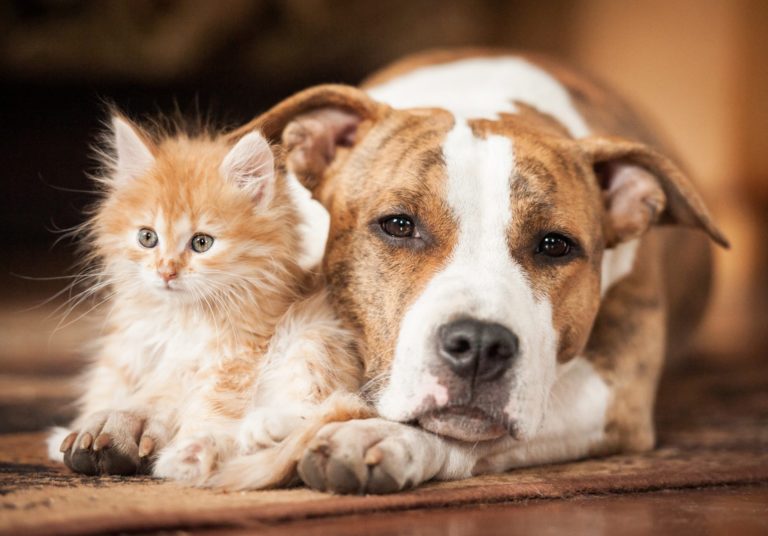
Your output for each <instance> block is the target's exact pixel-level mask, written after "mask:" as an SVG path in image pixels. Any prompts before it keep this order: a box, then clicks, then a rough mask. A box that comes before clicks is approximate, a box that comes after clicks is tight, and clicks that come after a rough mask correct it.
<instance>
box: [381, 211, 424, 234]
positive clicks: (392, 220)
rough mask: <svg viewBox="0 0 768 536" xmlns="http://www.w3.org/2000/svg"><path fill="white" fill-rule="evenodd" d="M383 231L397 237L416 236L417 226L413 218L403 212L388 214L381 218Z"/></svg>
mask: <svg viewBox="0 0 768 536" xmlns="http://www.w3.org/2000/svg"><path fill="white" fill-rule="evenodd" d="M379 225H380V226H381V229H382V231H384V232H385V233H387V234H388V235H389V236H393V237H395V238H414V236H415V234H416V226H415V225H414V224H413V220H412V219H411V218H409V217H408V216H405V215H403V214H398V215H397V216H387V217H385V218H382V219H381V220H379Z"/></svg>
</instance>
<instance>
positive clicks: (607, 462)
mask: <svg viewBox="0 0 768 536" xmlns="http://www.w3.org/2000/svg"><path fill="white" fill-rule="evenodd" d="M15 362H16V363H18V366H17V367H16V368H15V369H13V368H12V367H5V369H8V370H10V372H8V373H4V374H0V431H1V432H3V434H2V435H0V534H21V533H24V534H97V533H105V532H140V531H150V530H164V531H165V530H193V531H194V530H211V529H242V528H253V529H255V528H260V527H261V528H264V527H267V526H269V527H273V528H274V527H276V526H284V527H286V528H290V526H291V523H293V522H298V521H301V520H306V519H311V518H321V517H339V516H345V515H351V514H360V513H367V512H386V511H401V510H406V509H427V508H440V507H444V506H459V505H472V504H489V503H504V502H517V501H530V500H547V499H549V500H556V499H563V498H568V497H573V496H577V495H584V494H624V493H636V492H643V491H652V490H661V489H685V488H698V487H708V486H719V485H723V484H731V485H740V484H752V483H768V367H766V366H765V365H764V364H763V363H755V362H751V364H750V363H749V362H744V361H741V362H739V363H741V364H739V365H738V366H729V367H728V368H727V369H726V368H724V367H721V368H706V369H700V370H690V367H689V369H687V370H685V371H682V370H681V371H679V372H676V373H668V374H667V375H666V376H665V378H664V381H663V383H662V386H661V389H660V399H659V404H658V410H657V414H658V423H659V448H658V449H657V450H655V451H653V452H651V453H648V454H644V455H633V456H614V457H610V458H604V459H597V460H584V461H579V462H573V463H567V464H559V465H550V466H545V467H536V468H529V469H522V470H517V471H512V472H509V473H507V474H503V475H490V476H483V477H477V478H472V479H469V480H464V481H460V482H443V483H429V484H426V485H424V486H422V487H420V488H418V489H416V490H415V491H411V492H407V493H400V494H396V495H389V496H367V497H346V496H334V495H328V494H323V493H318V492H314V491H310V490H308V489H304V488H295V489H288V490H278V491H260V492H231V493H228V492H220V491H210V490H199V489H189V488H185V487H182V486H178V485H176V484H173V483H169V482H161V481H156V480H153V479H150V478H147V477H130V478H125V477H100V478H93V477H82V476H78V475H74V474H71V473H70V472H68V471H67V470H66V469H65V468H64V467H62V466H58V465H56V464H53V463H50V462H48V461H47V460H46V458H45V452H44V448H43V437H44V434H43V433H42V432H40V431H31V430H30V429H31V428H36V427H40V426H42V425H45V424H50V423H52V422H54V421H59V422H61V421H64V420H66V419H68V418H69V415H68V414H67V413H68V412H67V410H66V408H67V407H68V406H67V402H68V401H69V400H70V399H71V395H72V391H71V389H70V388H69V387H68V381H69V377H68V375H69V374H70V373H71V372H72V370H73V369H75V368H77V365H76V364H71V365H68V366H61V367H59V369H56V368H55V367H47V368H45V370H46V371H47V373H48V374H49V375H48V376H43V375H40V374H37V373H35V372H34V371H33V370H32V369H29V370H27V369H25V365H24V362H19V361H15ZM27 363H28V362H27ZM59 363H60V361H59ZM6 364H7V362H6ZM34 369H35V370H40V369H39V368H38V367H34Z"/></svg>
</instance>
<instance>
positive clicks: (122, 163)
mask: <svg viewBox="0 0 768 536" xmlns="http://www.w3.org/2000/svg"><path fill="white" fill-rule="evenodd" d="M112 135H113V142H112V143H113V146H114V150H115V177H114V178H115V180H116V181H118V182H122V181H125V180H129V179H135V178H136V177H140V176H141V175H143V174H144V173H146V172H147V171H149V169H150V168H151V167H152V165H153V164H154V163H155V156H154V155H153V154H152V150H151V149H150V146H151V142H150V141H149V140H148V138H147V137H146V136H145V135H144V134H142V133H141V131H140V130H139V129H138V128H137V127H135V126H134V125H132V124H131V123H130V121H128V120H127V119H125V118H124V117H122V116H119V115H115V116H113V117H112Z"/></svg>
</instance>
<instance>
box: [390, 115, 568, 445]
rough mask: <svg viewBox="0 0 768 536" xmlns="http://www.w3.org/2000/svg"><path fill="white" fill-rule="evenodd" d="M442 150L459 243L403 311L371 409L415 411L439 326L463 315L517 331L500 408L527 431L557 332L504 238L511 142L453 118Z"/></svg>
mask: <svg viewBox="0 0 768 536" xmlns="http://www.w3.org/2000/svg"><path fill="white" fill-rule="evenodd" d="M443 153H444V156H445V160H446V167H447V174H448V185H447V186H448V187H447V192H448V193H447V203H448V205H449V206H450V207H451V209H452V212H453V214H454V216H455V217H456V218H457V219H458V228H459V233H458V242H457V244H456V246H455V248H454V250H453V252H452V254H451V257H450V260H449V262H448V264H447V265H446V266H445V268H443V269H442V270H441V271H440V272H439V273H438V274H437V275H435V276H434V277H433V278H432V279H431V280H430V282H429V283H428V285H427V287H426V289H425V290H424V292H423V293H422V294H421V295H420V296H419V297H418V299H417V300H416V301H415V302H414V303H413V305H412V306H411V307H410V308H409V309H408V311H407V312H406V314H405V315H404V316H403V320H402V324H401V328H400V333H399V336H398V342H397V348H396V352H395V358H394V362H393V365H392V370H391V381H390V383H389V385H388V386H387V387H386V388H385V390H384V391H383V392H382V396H381V399H380V401H379V403H378V407H377V409H378V410H379V412H380V414H381V415H382V416H383V417H385V418H389V419H392V420H399V421H403V420H409V419H411V418H413V417H414V414H413V412H414V410H416V409H417V408H418V407H419V405H421V403H422V402H423V401H424V397H425V396H428V395H429V394H431V391H430V392H427V391H425V390H424V389H425V387H429V389H432V385H433V384H434V379H433V378H431V375H430V373H429V369H430V367H431V366H432V365H433V364H435V360H437V359H438V357H437V355H436V354H435V352H434V348H435V343H434V336H435V333H436V331H437V329H438V328H439V327H440V326H441V325H443V324H444V323H446V322H450V321H451V320H454V319H455V318H457V317H459V316H465V315H466V316H471V317H473V318H477V319H480V320H485V321H490V322H497V323H499V324H502V325H504V326H506V327H507V328H509V329H510V330H511V331H512V332H513V333H515V334H517V336H518V337H519V340H520V358H519V359H518V360H517V361H516V365H515V370H514V372H513V376H514V378H515V379H514V384H513V385H512V388H513V391H512V394H513V397H512V398H513V400H511V402H510V404H509V406H508V407H507V408H506V411H507V413H509V416H510V418H512V419H514V420H516V421H518V423H519V424H520V426H521V428H522V430H521V433H523V434H531V433H533V431H535V430H536V428H537V427H538V426H539V422H540V420H541V418H542V416H543V412H544V407H545V405H546V394H547V392H548V389H549V386H550V385H551V384H552V382H553V381H554V372H555V370H554V369H555V349H556V343H557V334H556V332H555V330H554V327H553V325H552V308H551V305H550V303H549V302H548V300H547V299H546V298H544V297H537V296H535V295H534V292H533V289H532V288H531V285H530V283H529V281H528V279H527V278H526V275H525V273H524V272H523V270H522V268H521V267H520V266H519V265H518V264H517V263H516V262H515V261H514V260H513V259H512V257H511V255H510V252H509V249H508V247H507V243H506V233H507V230H508V228H509V225H510V222H511V218H512V217H513V215H512V214H511V212H510V204H509V201H510V199H511V193H510V181H511V180H512V177H513V175H514V173H513V170H514V155H513V150H512V144H511V141H510V140H509V139H508V138H505V137H502V136H488V137H487V138H485V139H481V138H477V137H475V136H474V135H473V133H472V131H471V129H470V128H469V126H468V125H467V124H466V122H464V121H460V120H457V122H456V125H455V126H454V128H453V129H452V130H451V131H450V132H449V133H448V135H447V136H446V139H445V142H444V146H443ZM429 389H428V390H429ZM432 390H434V389H432Z"/></svg>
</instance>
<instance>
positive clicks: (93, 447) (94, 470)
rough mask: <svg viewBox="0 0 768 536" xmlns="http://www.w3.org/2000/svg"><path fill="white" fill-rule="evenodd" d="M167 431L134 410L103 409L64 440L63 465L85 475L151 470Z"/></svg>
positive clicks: (135, 472) (83, 421)
mask: <svg viewBox="0 0 768 536" xmlns="http://www.w3.org/2000/svg"><path fill="white" fill-rule="evenodd" d="M164 436H165V430H164V429H162V427H161V426H160V425H159V424H158V423H155V422H152V421H150V420H149V419H147V418H146V417H145V416H144V415H142V414H140V413H137V412H131V411H102V412H98V413H94V414H93V415H91V416H89V417H88V418H86V419H84V420H82V426H80V427H79V430H77V431H74V432H72V433H70V434H69V435H68V436H67V437H65V438H64V441H62V443H61V447H60V450H61V452H62V453H63V454H64V464H65V465H66V466H67V467H69V468H70V469H71V470H72V471H75V472H76V473H83V474H86V475H105V474H106V475H133V474H146V473H149V471H150V468H151V465H152V455H153V454H154V453H155V452H156V451H157V450H158V449H159V447H161V446H162V445H161V444H160V443H161V442H162V439H163V438H164Z"/></svg>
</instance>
